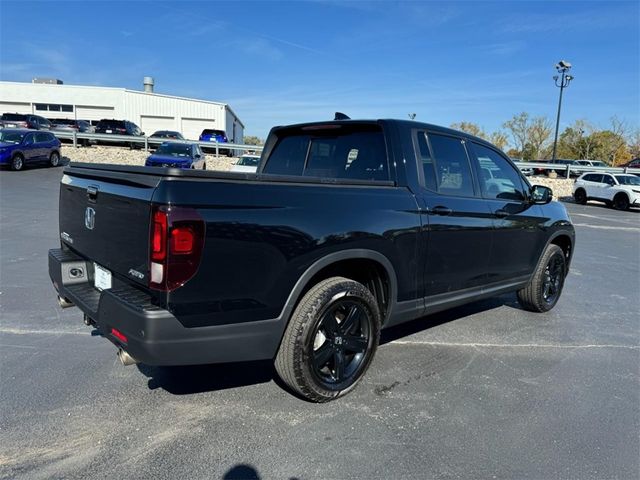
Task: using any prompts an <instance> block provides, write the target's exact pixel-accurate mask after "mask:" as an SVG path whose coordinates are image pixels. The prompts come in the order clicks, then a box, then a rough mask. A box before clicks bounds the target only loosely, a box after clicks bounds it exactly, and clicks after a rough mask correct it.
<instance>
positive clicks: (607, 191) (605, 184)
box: [573, 173, 640, 210]
mask: <svg viewBox="0 0 640 480" xmlns="http://www.w3.org/2000/svg"><path fill="white" fill-rule="evenodd" d="M573 198H574V199H575V201H576V203H579V204H581V205H584V204H585V203H587V201H589V200H598V201H600V202H604V203H606V204H607V205H608V206H610V207H613V208H617V209H618V210H626V209H628V208H629V206H632V205H633V206H640V177H636V176H635V175H629V174H622V173H621V174H610V173H585V174H583V175H581V176H580V177H579V178H578V179H577V180H576V182H575V184H574V185H573Z"/></svg>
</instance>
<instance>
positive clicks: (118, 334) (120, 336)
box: [111, 328, 128, 343]
mask: <svg viewBox="0 0 640 480" xmlns="http://www.w3.org/2000/svg"><path fill="white" fill-rule="evenodd" d="M111 335H113V336H114V337H116V338H117V339H118V340H120V341H121V342H123V343H127V341H128V340H127V337H126V336H125V335H124V334H123V333H122V332H121V331H120V330H116V329H115V328H112V329H111Z"/></svg>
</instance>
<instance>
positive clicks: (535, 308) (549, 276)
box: [518, 244, 567, 312]
mask: <svg viewBox="0 0 640 480" xmlns="http://www.w3.org/2000/svg"><path fill="white" fill-rule="evenodd" d="M566 271H567V262H566V259H565V256H564V252H563V251H562V249H561V248H560V247H559V246H558V245H553V244H552V245H549V246H547V248H546V249H545V251H544V253H543V254H542V259H541V260H540V264H539V265H538V267H537V268H536V270H535V272H534V273H533V277H531V281H530V282H529V284H528V285H527V286H526V287H525V288H523V289H522V290H519V291H518V301H519V302H520V305H522V307H523V308H524V309H525V310H530V311H532V312H548V311H549V310H551V309H552V308H553V307H555V305H556V303H558V299H559V298H560V295H561V294H562V288H563V287H564V278H565V276H566Z"/></svg>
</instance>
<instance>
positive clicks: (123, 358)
mask: <svg viewBox="0 0 640 480" xmlns="http://www.w3.org/2000/svg"><path fill="white" fill-rule="evenodd" d="M118 360H120V363H122V365H124V366H125V367H128V366H129V365H135V364H136V363H138V361H137V360H136V359H135V358H133V357H132V356H131V355H129V354H128V353H127V352H125V351H124V350H123V349H121V348H120V349H118Z"/></svg>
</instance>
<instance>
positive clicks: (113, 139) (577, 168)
mask: <svg viewBox="0 0 640 480" xmlns="http://www.w3.org/2000/svg"><path fill="white" fill-rule="evenodd" d="M51 133H53V134H54V135H55V136H56V137H58V138H64V139H68V140H71V141H72V142H73V146H74V147H77V146H78V145H79V144H80V143H81V142H79V141H82V140H88V141H99V142H102V143H127V144H129V145H131V146H133V145H134V144H136V145H140V147H141V148H142V146H143V145H144V149H145V151H148V150H149V145H160V144H161V143H164V142H167V141H170V142H177V143H197V144H198V145H200V146H201V147H204V148H208V149H215V155H216V157H219V156H220V150H225V151H236V153H238V152H237V151H238V150H239V151H240V152H241V153H240V155H242V152H244V151H246V150H249V151H255V152H256V153H260V152H262V150H263V149H264V147H263V146H262V145H246V144H241V143H221V142H216V141H211V142H200V141H196V140H171V139H166V138H152V137H145V136H132V135H112V134H104V133H78V132H59V131H55V130H51ZM514 163H515V165H516V166H517V167H518V168H519V169H520V170H521V171H526V170H555V171H556V172H560V171H561V172H562V173H563V175H564V177H565V178H571V174H572V173H573V174H574V175H575V176H578V175H582V174H583V173H586V172H606V173H640V170H638V169H634V168H631V169H629V168H627V167H624V168H622V167H590V166H588V165H564V164H559V163H550V162H514Z"/></svg>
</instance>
